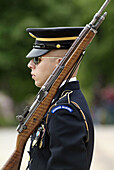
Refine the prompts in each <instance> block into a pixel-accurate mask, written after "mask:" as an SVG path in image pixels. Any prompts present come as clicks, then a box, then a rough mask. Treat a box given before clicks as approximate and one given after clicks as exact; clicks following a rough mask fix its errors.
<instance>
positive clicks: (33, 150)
mask: <svg viewBox="0 0 114 170" xmlns="http://www.w3.org/2000/svg"><path fill="white" fill-rule="evenodd" d="M61 90H62V88H60V89H59V90H58V92H57V94H56V96H55V98H54V100H55V101H54V102H53V104H52V105H51V106H50V108H49V110H48V113H47V115H46V116H45V118H44V119H43V120H42V122H41V125H40V126H39V127H38V129H37V130H36V131H35V133H34V134H33V135H32V137H31V140H32V141H31V146H30V152H29V154H30V161H29V164H28V168H29V169H30V170H89V169H90V164H91V160H92V154H93V145H94V130H93V123H92V119H91V115H90V111H89V108H88V105H87V103H86V100H85V98H84V96H83V94H82V92H81V91H80V87H79V82H78V81H75V82H69V83H68V84H67V85H66V87H65V89H64V91H63V93H62V95H61V97H60V96H59V94H60V93H61ZM58 96H59V99H58Z"/></svg>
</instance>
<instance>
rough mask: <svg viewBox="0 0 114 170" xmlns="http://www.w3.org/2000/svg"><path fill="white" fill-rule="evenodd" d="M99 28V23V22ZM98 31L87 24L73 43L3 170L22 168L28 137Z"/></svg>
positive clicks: (19, 135) (20, 134)
mask: <svg viewBox="0 0 114 170" xmlns="http://www.w3.org/2000/svg"><path fill="white" fill-rule="evenodd" d="M103 17H105V16H103ZM98 22H100V24H101V18H100V19H99V21H98ZM92 24H93V23H92ZM100 24H99V26H100ZM97 28H98V24H97ZM96 32H97V31H96V29H95V26H94V27H92V26H90V25H87V26H85V28H84V29H83V30H82V32H81V34H80V35H79V39H80V38H81V37H82V39H81V41H80V43H79V44H78V45H77V43H75V42H74V43H73V45H72V46H71V48H70V49H71V50H72V48H73V52H72V53H70V56H69V59H68V61H67V62H66V64H65V67H64V69H63V70H62V71H61V73H60V74H59V76H58V77H57V79H56V80H55V81H54V83H53V85H52V86H51V88H50V89H49V92H48V94H47V95H46V97H45V98H44V99H43V100H42V101H41V103H40V104H39V106H38V107H37V108H36V110H35V111H34V113H33V114H32V115H31V117H30V118H29V119H28V121H27V122H26V128H25V129H23V130H22V131H21V132H20V133H19V134H18V136H17V142H16V148H15V151H14V153H13V154H12V156H11V158H10V159H9V160H8V161H7V162H6V164H5V165H4V167H3V168H2V170H19V169H20V165H21V160H22V156H23V152H24V149H25V145H26V142H27V140H28V138H29V137H30V135H31V134H32V133H33V132H34V130H35V129H36V128H37V127H38V125H39V124H40V122H41V120H42V118H43V117H44V115H45V114H46V112H47V110H48V108H49V106H50V104H51V101H52V99H53V98H54V96H55V94H56V92H57V90H58V88H59V86H60V84H61V83H62V82H63V80H64V79H65V77H66V76H67V75H68V73H69V72H70V71H71V70H72V68H73V67H74V65H75V63H76V62H77V60H78V59H79V57H80V55H81V54H82V52H83V51H84V50H85V49H86V48H87V46H88V45H89V44H90V42H91V41H92V40H93V38H94V36H95V34H96ZM75 41H76V40H75ZM77 41H78V40H77ZM70 49H69V50H70ZM69 50H68V51H69Z"/></svg>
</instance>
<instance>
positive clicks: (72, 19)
mask: <svg viewBox="0 0 114 170" xmlns="http://www.w3.org/2000/svg"><path fill="white" fill-rule="evenodd" d="M103 2H104V0H100V1H97V3H96V0H86V1H85V0H80V1H77V0H38V1H37V0H32V1H31V0H27V1H26V0H25V1H23V0H10V1H9V0H0V11H1V13H0V129H1V134H5V132H6V134H8V129H10V128H11V129H12V127H13V129H15V127H16V126H17V125H18V122H17V120H16V118H15V116H16V115H18V114H22V112H23V109H24V108H25V106H26V105H30V104H31V103H32V102H33V100H34V98H35V95H36V94H37V92H38V89H37V88H36V87H35V86H34V81H33V80H31V76H30V70H29V69H28V68H27V63H28V62H29V61H28V59H26V58H25V56H26V55H27V53H28V52H29V51H30V50H31V49H32V45H33V43H34V39H33V38H31V37H30V36H29V35H28V33H27V32H26V28H35V27H41V28H42V27H64V26H85V25H86V24H87V23H89V22H90V21H91V19H92V17H93V15H94V14H95V13H96V12H97V11H98V10H99V8H100V7H101V5H102V4H103ZM106 11H107V12H108V15H107V17H106V20H105V21H104V23H103V24H102V25H101V27H100V29H99V31H98V34H97V36H96V37H95V39H94V40H93V42H92V44H91V45H89V47H88V48H87V50H86V54H85V57H84V59H83V61H82V63H81V66H80V69H79V73H78V76H77V79H78V80H79V81H80V86H81V89H82V91H83V93H84V95H85V97H86V99H87V102H88V104H89V107H90V110H91V114H92V117H93V121H94V125H95V133H96V138H95V140H96V139H99V140H98V141H100V142H101V140H105V141H106V140H107V142H108V141H109V143H106V142H105V144H107V145H106V146H104V148H105V149H106V147H109V145H110V147H111V146H112V145H111V142H112V141H113V142H114V135H113V133H114V131H113V130H112V129H114V126H113V125H114V59H113V44H114V18H113V16H114V2H113V1H111V3H110V4H109V6H108V7H107V8H106ZM6 127H8V129H7V130H6V131H4V130H3V129H4V128H6ZM9 127H10V128H9ZM2 132H4V133H2ZM10 132H11V131H10ZM106 132H107V134H108V135H109V134H110V136H108V137H107V134H106ZM103 133H104V134H105V135H104V136H103ZM1 134H0V137H1V139H2V141H5V138H3V137H2V136H1ZM6 136H7V135H6ZM6 141H7V140H6ZM0 142H1V140H0ZM3 143H4V142H3ZM96 146H98V147H99V143H98V142H97V140H96V144H95V156H94V161H97V160H98V157H97V155H98V151H99V149H98V147H96ZM102 152H103V150H102ZM104 153H107V151H106V152H105V150H104ZM103 155H104V154H103ZM109 155H110V156H111V155H112V156H114V152H113V153H111V152H109ZM112 156H111V158H110V160H111V159H112ZM101 157H102V155H101ZM113 158H114V157H113ZM104 159H105V158H104ZM101 162H102V163H104V160H102V161H101ZM109 162H110V161H109ZM109 162H106V161H105V163H106V164H107V165H108V163H109ZM95 164H96V162H95V163H94V162H93V165H95ZM110 165H111V163H110ZM101 167H102V166H101ZM105 167H106V166H105ZM92 168H93V169H95V167H93V166H92ZM93 169H92V170H93ZM98 169H99V168H98V167H97V170H98ZM109 169H110V168H109ZM99 170H101V168H100V169H99ZM104 170H105V169H104Z"/></svg>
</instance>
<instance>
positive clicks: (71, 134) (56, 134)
mask: <svg viewBox="0 0 114 170" xmlns="http://www.w3.org/2000/svg"><path fill="white" fill-rule="evenodd" d="M60 106H62V104H61V105H60ZM64 106H66V108H67V109H64V108H65V107H64V108H63V109H61V108H60V107H59V105H58V106H56V108H52V109H51V111H50V117H49V122H48V130H49V135H50V152H51V156H50V158H49V160H48V165H47V169H48V170H74V169H76V170H87V169H88V168H87V150H86V142H85V139H86V138H87V132H86V128H85V123H84V120H83V118H82V116H81V114H80V111H79V110H78V109H77V108H75V107H74V106H73V105H71V104H65V105H64ZM57 107H58V108H57ZM54 109H55V110H54ZM70 109H71V110H72V112H70Z"/></svg>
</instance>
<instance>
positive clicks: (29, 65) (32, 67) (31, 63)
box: [27, 59, 35, 69]
mask: <svg viewBox="0 0 114 170" xmlns="http://www.w3.org/2000/svg"><path fill="white" fill-rule="evenodd" d="M27 66H28V68H30V69H34V68H35V64H34V62H33V59H32V60H30V62H29V63H28V65H27Z"/></svg>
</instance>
